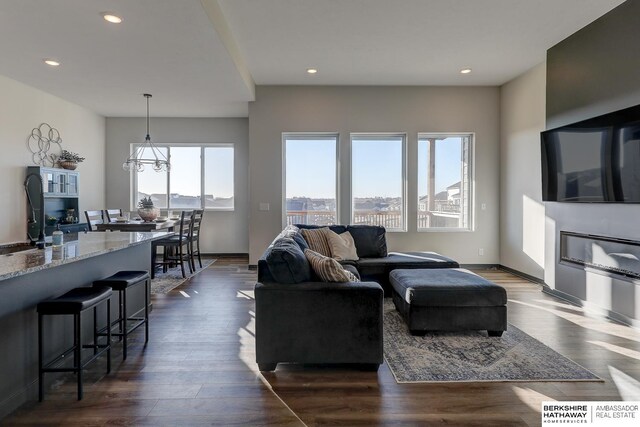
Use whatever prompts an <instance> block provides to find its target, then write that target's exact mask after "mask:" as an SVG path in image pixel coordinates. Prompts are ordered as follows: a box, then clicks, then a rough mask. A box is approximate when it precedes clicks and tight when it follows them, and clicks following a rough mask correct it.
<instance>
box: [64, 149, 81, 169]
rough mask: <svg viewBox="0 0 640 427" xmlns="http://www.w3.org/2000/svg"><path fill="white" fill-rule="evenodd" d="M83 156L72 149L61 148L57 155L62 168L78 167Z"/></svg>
mask: <svg viewBox="0 0 640 427" xmlns="http://www.w3.org/2000/svg"><path fill="white" fill-rule="evenodd" d="M83 161H84V157H80V155H78V154H76V153H74V152H73V151H67V150H62V153H61V154H60V156H59V157H58V164H59V165H60V167H61V168H63V169H69V170H75V169H76V168H77V167H78V163H82V162H83Z"/></svg>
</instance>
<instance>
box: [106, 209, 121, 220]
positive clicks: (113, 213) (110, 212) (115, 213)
mask: <svg viewBox="0 0 640 427" xmlns="http://www.w3.org/2000/svg"><path fill="white" fill-rule="evenodd" d="M104 214H105V218H106V219H107V222H116V218H118V217H119V216H122V209H105V210H104Z"/></svg>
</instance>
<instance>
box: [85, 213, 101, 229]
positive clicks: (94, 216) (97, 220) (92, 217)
mask: <svg viewBox="0 0 640 427" xmlns="http://www.w3.org/2000/svg"><path fill="white" fill-rule="evenodd" d="M84 216H85V217H86V218H87V225H88V226H89V231H96V229H95V227H94V225H96V224H104V217H103V216H102V211H84Z"/></svg>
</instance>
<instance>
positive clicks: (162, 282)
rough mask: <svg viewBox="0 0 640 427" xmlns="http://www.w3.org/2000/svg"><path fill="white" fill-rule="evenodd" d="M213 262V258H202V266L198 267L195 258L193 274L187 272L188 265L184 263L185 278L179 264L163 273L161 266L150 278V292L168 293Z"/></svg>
mask: <svg viewBox="0 0 640 427" xmlns="http://www.w3.org/2000/svg"><path fill="white" fill-rule="evenodd" d="M214 262H216V260H215V259H203V260H202V268H200V267H199V265H198V261H197V260H196V271H195V272H194V273H193V274H189V267H187V265H186V264H185V266H184V268H185V270H186V272H187V278H186V279H183V278H182V270H181V269H180V266H177V267H173V268H170V269H168V270H167V272H166V273H163V272H162V268H159V269H158V270H156V274H155V276H156V277H154V278H153V280H151V293H152V294H168V293H169V292H170V291H171V290H172V289H174V288H177V287H178V286H180V285H182V284H183V283H184V282H186V281H187V280H189V279H190V278H191V277H193V276H195V275H196V274H198V273H200V272H201V271H202V270H204V269H205V268H207V267H209V266H210V265H211V264H213V263H214Z"/></svg>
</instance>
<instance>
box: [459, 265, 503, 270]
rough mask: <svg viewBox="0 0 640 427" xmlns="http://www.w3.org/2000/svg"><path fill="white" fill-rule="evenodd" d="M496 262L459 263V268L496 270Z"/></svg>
mask: <svg viewBox="0 0 640 427" xmlns="http://www.w3.org/2000/svg"><path fill="white" fill-rule="evenodd" d="M498 267H499V265H498V264H460V268H467V269H470V270H473V269H475V270H497V269H498Z"/></svg>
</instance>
